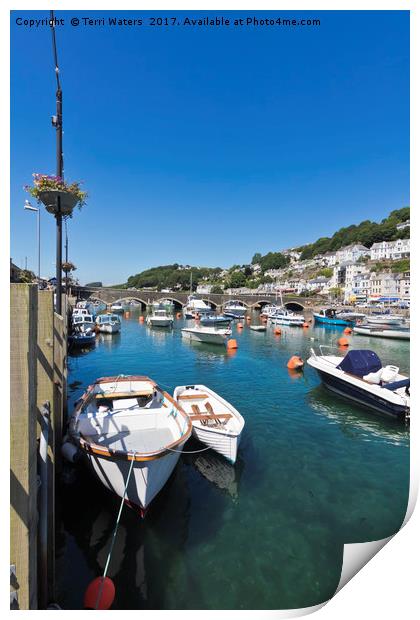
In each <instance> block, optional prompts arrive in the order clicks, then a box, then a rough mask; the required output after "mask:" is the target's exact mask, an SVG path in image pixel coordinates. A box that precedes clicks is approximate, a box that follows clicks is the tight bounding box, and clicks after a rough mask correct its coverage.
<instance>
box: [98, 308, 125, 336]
mask: <svg viewBox="0 0 420 620" xmlns="http://www.w3.org/2000/svg"><path fill="white" fill-rule="evenodd" d="M95 322H96V328H97V330H98V331H99V332H101V333H102V334H117V333H118V332H119V331H121V319H120V317H119V316H118V314H111V313H110V312H107V313H106V314H99V315H98V316H97V317H96V321H95Z"/></svg>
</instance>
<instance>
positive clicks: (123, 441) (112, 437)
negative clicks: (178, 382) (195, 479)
mask: <svg viewBox="0 0 420 620" xmlns="http://www.w3.org/2000/svg"><path fill="white" fill-rule="evenodd" d="M191 432H192V424H191V420H190V419H189V417H188V415H187V414H186V413H185V412H184V411H183V410H182V408H181V407H179V406H178V405H177V403H176V402H175V401H174V399H173V398H172V396H170V395H169V394H168V393H167V392H164V391H163V390H161V389H160V388H159V386H158V385H157V384H156V383H155V382H154V381H152V380H151V379H149V378H148V377H143V376H124V375H120V376H118V377H104V378H102V379H97V380H96V381H95V383H94V384H93V385H91V386H89V388H88V389H87V390H86V392H85V393H84V395H83V396H82V398H81V399H80V401H79V403H78V405H77V406H76V408H75V411H74V413H73V415H72V417H71V420H70V425H69V434H70V437H71V439H72V441H73V443H75V444H76V446H78V447H79V448H80V449H81V450H82V451H83V452H84V453H85V454H86V455H87V458H88V459H89V461H90V464H91V465H92V467H93V469H94V471H95V473H96V475H97V476H98V478H99V480H100V481H101V482H102V484H103V485H104V486H105V487H106V488H108V489H109V490H111V491H113V492H114V493H116V494H117V495H119V496H120V497H124V489H125V485H126V482H127V477H128V475H129V472H130V466H131V462H132V461H134V463H133V467H132V471H131V477H130V480H129V482H128V487H127V492H126V498H127V499H126V501H127V503H128V504H129V505H130V506H132V507H133V508H136V507H137V508H138V509H140V514H141V515H142V516H144V514H145V510H146V508H147V507H148V505H149V504H150V502H151V501H152V500H153V498H154V497H155V496H156V495H157V494H158V493H159V491H160V490H161V489H162V487H163V486H164V485H165V483H166V481H167V480H168V478H169V476H170V475H171V473H172V471H173V469H174V467H175V465H176V464H177V462H178V459H179V456H180V453H181V451H182V449H183V446H184V444H185V442H186V441H187V440H188V439H189V438H190V436H191Z"/></svg>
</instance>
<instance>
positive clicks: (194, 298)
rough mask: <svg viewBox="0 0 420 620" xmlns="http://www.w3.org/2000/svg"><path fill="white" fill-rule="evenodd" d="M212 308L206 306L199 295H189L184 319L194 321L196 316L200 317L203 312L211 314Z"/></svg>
mask: <svg viewBox="0 0 420 620" xmlns="http://www.w3.org/2000/svg"><path fill="white" fill-rule="evenodd" d="M210 311H211V307H210V306H209V305H208V304H206V302H205V301H203V300H202V299H201V297H199V296H198V295H193V294H192V295H189V296H188V299H187V303H186V304H185V306H184V317H185V318H186V319H193V318H195V316H196V315H198V316H199V315H200V314H202V313H203V312H210Z"/></svg>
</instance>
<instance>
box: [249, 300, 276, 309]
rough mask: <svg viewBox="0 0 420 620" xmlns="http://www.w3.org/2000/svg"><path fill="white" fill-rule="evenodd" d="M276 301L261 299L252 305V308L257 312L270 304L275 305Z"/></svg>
mask: <svg viewBox="0 0 420 620" xmlns="http://www.w3.org/2000/svg"><path fill="white" fill-rule="evenodd" d="M274 301H275V300H274V299H259V300H258V301H256V302H255V303H253V304H252V305H251V308H254V309H255V310H258V309H259V310H262V309H263V308H264V306H268V305H269V304H272V303H274Z"/></svg>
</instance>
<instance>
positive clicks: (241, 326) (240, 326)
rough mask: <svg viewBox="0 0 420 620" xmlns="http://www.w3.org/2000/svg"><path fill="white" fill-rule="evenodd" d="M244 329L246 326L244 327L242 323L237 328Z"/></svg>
mask: <svg viewBox="0 0 420 620" xmlns="http://www.w3.org/2000/svg"><path fill="white" fill-rule="evenodd" d="M243 328H244V326H243V325H242V323H238V324H237V326H236V329H243Z"/></svg>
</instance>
